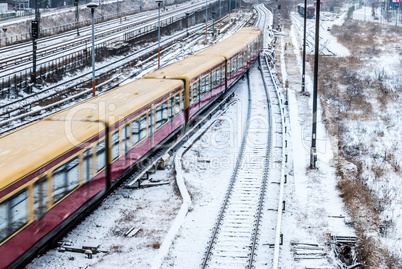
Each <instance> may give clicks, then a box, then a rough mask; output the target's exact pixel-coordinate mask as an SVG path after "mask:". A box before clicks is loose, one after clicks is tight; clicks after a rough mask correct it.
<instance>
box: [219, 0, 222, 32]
mask: <svg viewBox="0 0 402 269" xmlns="http://www.w3.org/2000/svg"><path fill="white" fill-rule="evenodd" d="M221 19H222V6H221V0H219V32H218V34H219V35H220V34H221Z"/></svg>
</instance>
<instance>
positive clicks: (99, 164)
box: [96, 140, 106, 172]
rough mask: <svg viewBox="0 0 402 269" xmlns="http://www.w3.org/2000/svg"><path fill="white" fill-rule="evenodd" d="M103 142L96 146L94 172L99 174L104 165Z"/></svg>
mask: <svg viewBox="0 0 402 269" xmlns="http://www.w3.org/2000/svg"><path fill="white" fill-rule="evenodd" d="M105 155H106V152H105V140H102V141H100V142H99V143H98V144H97V145H96V171H97V172H99V171H100V170H102V169H103V168H104V167H105V165H106V159H105V158H106V156H105Z"/></svg>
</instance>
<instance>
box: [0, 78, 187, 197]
mask: <svg viewBox="0 0 402 269" xmlns="http://www.w3.org/2000/svg"><path fill="white" fill-rule="evenodd" d="M181 85H182V82H181V81H177V80H176V81H175V80H157V79H155V80H137V81H134V82H132V83H129V84H126V85H123V86H121V87H119V88H116V89H114V90H111V91H109V92H107V93H105V94H102V95H100V96H97V97H95V98H91V99H89V100H87V101H85V102H82V103H79V104H77V105H75V106H72V107H70V108H67V109H65V110H62V111H60V112H58V113H56V114H53V115H52V116H50V117H47V118H45V119H43V120H40V121H37V122H34V123H32V124H29V125H27V126H25V127H23V128H21V129H18V130H16V131H14V132H12V133H9V134H6V135H4V136H2V137H0V190H2V189H4V188H6V187H7V186H9V185H11V184H13V183H14V181H18V180H19V179H21V178H23V177H25V176H27V175H29V174H30V173H31V172H33V171H35V170H37V169H40V168H41V167H43V166H45V165H46V164H48V163H50V162H51V161H53V160H55V159H56V158H58V157H59V156H61V155H62V154H65V153H66V152H68V151H70V150H72V149H74V148H75V147H76V146H78V145H80V144H82V143H84V142H86V141H88V140H89V139H91V138H93V137H94V136H96V135H97V134H98V133H99V132H101V131H103V130H104V124H103V123H97V122H87V121H78V120H77V121H76V120H73V121H71V120H67V121H66V120H64V119H88V120H106V121H107V122H108V124H109V126H112V125H113V124H115V123H116V122H118V121H119V120H122V119H124V118H125V117H127V116H128V115H129V114H131V113H133V112H134V111H138V110H140V109H141V108H143V107H145V106H146V105H149V104H150V103H152V102H153V101H154V100H156V99H158V98H159V97H163V96H164V95H166V94H168V93H169V92H171V91H172V90H174V89H176V88H178V87H180V86H181Z"/></svg>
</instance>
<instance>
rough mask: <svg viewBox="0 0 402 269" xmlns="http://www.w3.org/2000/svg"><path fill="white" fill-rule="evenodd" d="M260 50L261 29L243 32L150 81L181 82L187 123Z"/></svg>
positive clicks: (156, 73) (228, 83) (164, 70)
mask: <svg viewBox="0 0 402 269" xmlns="http://www.w3.org/2000/svg"><path fill="white" fill-rule="evenodd" d="M261 48H262V29H261V28H257V27H248V28H243V29H242V30H240V31H238V32H237V33H236V34H234V35H233V36H232V37H229V38H227V39H226V40H224V41H221V42H220V43H218V44H215V45H213V46H212V47H210V48H208V49H206V50H204V51H202V52H199V53H197V54H195V55H194V56H191V57H189V58H187V59H185V60H183V61H180V62H178V63H176V64H173V65H170V66H167V67H165V68H162V69H159V70H157V71H155V72H153V73H151V74H149V75H147V76H144V78H146V79H150V78H164V79H182V80H183V81H184V82H185V89H186V92H187V93H186V100H187V96H189V97H191V98H189V99H188V100H187V101H188V102H187V103H186V112H185V114H186V119H187V121H190V119H191V118H192V117H193V116H195V115H197V113H198V112H199V111H201V109H202V108H203V107H205V106H206V104H209V103H210V101H211V100H213V99H215V98H217V97H218V96H219V95H220V94H221V93H222V92H223V91H224V90H225V89H227V88H229V87H230V86H231V85H232V84H233V83H234V82H235V81H237V80H238V79H239V78H240V76H241V75H242V74H243V73H244V72H245V71H246V70H247V69H248V68H249V67H250V65H251V63H252V62H254V61H255V59H256V58H257V55H258V54H259V51H260V50H261Z"/></svg>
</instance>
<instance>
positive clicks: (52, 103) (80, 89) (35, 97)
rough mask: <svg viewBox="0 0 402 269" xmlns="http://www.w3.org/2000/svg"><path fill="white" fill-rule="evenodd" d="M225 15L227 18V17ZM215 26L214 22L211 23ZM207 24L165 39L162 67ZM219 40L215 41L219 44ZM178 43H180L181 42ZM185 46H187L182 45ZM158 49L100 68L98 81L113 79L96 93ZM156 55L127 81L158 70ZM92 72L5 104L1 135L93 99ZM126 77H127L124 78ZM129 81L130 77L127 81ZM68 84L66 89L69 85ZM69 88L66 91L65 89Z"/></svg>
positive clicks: (0, 110)
mask: <svg viewBox="0 0 402 269" xmlns="http://www.w3.org/2000/svg"><path fill="white" fill-rule="evenodd" d="M226 17H227V16H225V17H224V18H226ZM249 19H250V18H249V17H247V18H246V20H245V21H243V22H240V23H237V24H236V25H235V26H234V27H232V29H231V31H237V30H238V29H240V28H241V27H242V26H243V25H244V24H245V23H246V21H248V20H249ZM211 25H212V22H211ZM204 27H205V25H202V24H199V25H197V26H195V27H193V29H192V34H190V35H189V36H186V33H185V32H183V33H181V34H176V35H173V36H171V37H167V38H165V39H164V40H163V41H162V42H161V45H162V46H164V49H163V51H165V53H164V52H162V60H163V61H164V63H163V64H162V66H163V65H166V64H170V63H171V61H172V60H164V58H165V57H164V55H166V57H167V58H169V59H175V60H178V59H180V57H182V56H183V50H182V49H177V48H178V47H180V46H181V45H178V44H179V43H180V44H181V43H184V44H187V45H189V46H193V45H194V44H195V43H196V42H197V40H200V39H202V38H203V36H200V35H199V34H198V33H199V31H201V30H202V29H204ZM218 40H219V39H217V40H216V42H217V41H218ZM178 42H179V43H178ZM182 46H183V47H184V46H185V45H182ZM154 47H155V48H156V45H155V44H154V45H153V46H151V47H146V48H143V49H141V50H138V51H137V53H136V54H135V55H132V56H130V57H126V58H121V59H119V60H117V61H113V62H112V63H109V64H105V65H104V66H102V67H101V68H99V69H97V70H96V74H97V76H96V79H98V78H105V77H111V78H109V79H108V80H106V81H105V82H103V83H101V84H98V85H97V90H96V91H97V92H104V91H107V90H110V89H112V88H114V87H116V86H118V85H119V84H120V83H122V82H123V81H124V78H121V75H120V74H121V73H123V74H124V73H125V72H126V70H128V69H132V65H134V64H135V63H136V62H137V61H138V59H141V58H146V57H147V55H149V53H150V51H152V50H153V49H154ZM155 61H156V54H155V56H153V57H149V58H148V59H146V60H144V61H143V62H141V70H138V69H134V70H133V71H132V72H131V73H130V74H129V75H128V78H132V77H135V76H137V75H138V74H140V73H141V74H144V73H145V72H146V71H147V70H148V71H150V70H152V68H154V67H155ZM116 73H117V74H119V75H117V76H116V75H115V74H116ZM91 74H92V73H91V71H88V72H87V73H86V74H84V75H81V76H78V77H75V78H73V79H71V80H68V81H66V82H63V83H60V84H57V85H55V86H52V87H49V88H46V89H43V90H41V91H39V92H36V93H33V94H30V95H27V96H25V97H24V98H21V99H18V100H15V101H13V102H9V103H7V104H5V105H2V106H0V120H2V121H0V135H1V134H4V133H7V132H9V131H12V130H14V129H17V128H19V127H22V126H24V125H26V124H28V123H31V122H34V121H36V120H38V119H42V118H44V117H46V116H48V115H50V114H52V113H55V112H56V111H58V110H60V109H63V108H65V107H68V106H69V105H71V104H72V102H76V101H77V100H84V99H87V98H88V97H89V96H91V93H92V89H90V88H89V86H88V85H89V84H88V83H89V81H90V79H91ZM123 77H127V75H124V76H123ZM126 79H127V78H126ZM66 85H67V86H66ZM63 87H66V88H63Z"/></svg>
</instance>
